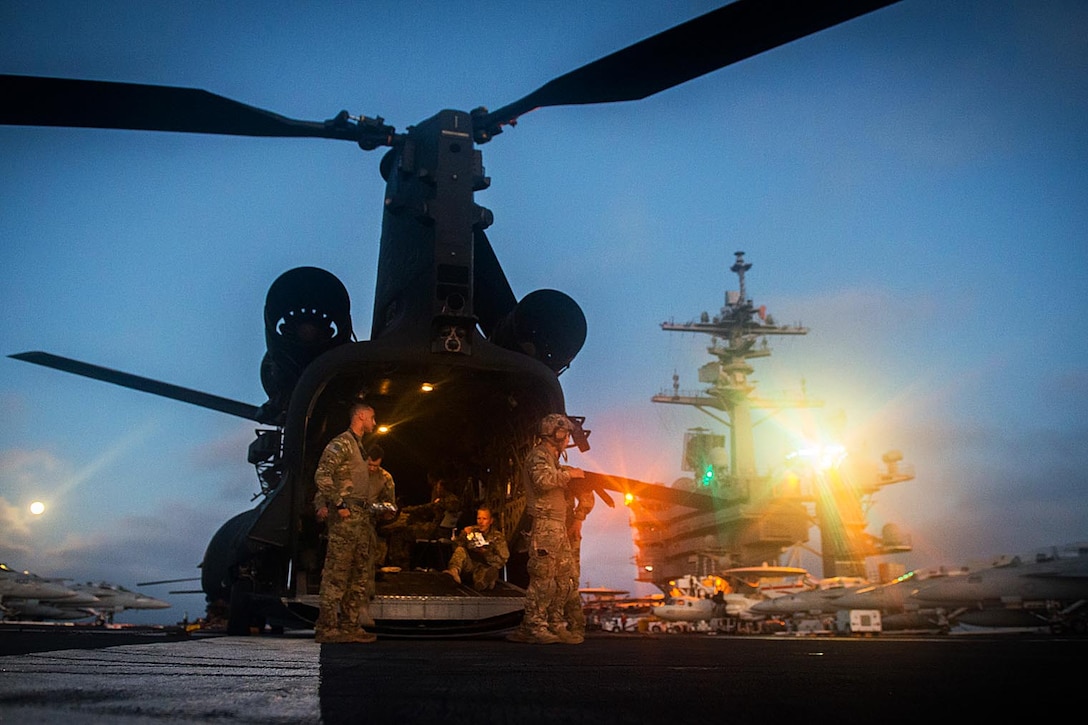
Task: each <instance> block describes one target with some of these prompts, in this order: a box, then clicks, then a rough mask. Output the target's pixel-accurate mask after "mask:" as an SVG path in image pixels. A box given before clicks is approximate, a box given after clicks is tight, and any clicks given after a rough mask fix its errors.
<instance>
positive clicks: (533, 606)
mask: <svg viewBox="0 0 1088 725" xmlns="http://www.w3.org/2000/svg"><path fill="white" fill-rule="evenodd" d="M573 430H574V424H573V423H571V422H570V420H568V419H567V417H566V416H564V415H560V414H558V413H551V414H549V415H546V416H544V418H543V419H542V420H541V421H540V429H539V433H540V442H539V443H537V445H536V446H535V447H534V448H533V450H532V451H530V452H529V455H528V457H527V458H526V459H525V462H524V464H523V466H522V473H521V483H522V486H523V487H524V489H525V506H526V512H527V513H528V514H529V515H530V516H532V517H533V528H532V532H531V534H530V541H529V565H528V569H529V588H528V590H527V591H526V593H525V614H524V616H523V617H522V620H521V626H520V627H519V628H518V629H516V630H514V631H513V632H511V633H510V634H509V635H507V637H506V638H507V639H508V640H510V641H511V642H527V643H531V644H551V643H553V642H573V640H574V636H573V635H572V633H571V632H570V630H569V629H568V628H567V623H566V620H565V618H564V614H563V611H564V607H565V606H566V602H567V597H568V596H569V595H570V589H571V587H572V586H574V587H575V588H577V586H576V585H575V584H574V581H573V580H574V560H573V556H572V555H571V549H570V539H568V538H567V510H568V506H567V496H566V490H567V487H568V485H569V484H570V481H571V479H572V478H575V479H579V478H584V477H585V474H584V473H583V472H582V470H581V469H580V468H573V467H571V466H562V465H560V464H559V458H560V456H561V455H562V454H563V452H564V451H565V450H566V449H567V441H568V440H569V439H570V434H571V431H573Z"/></svg>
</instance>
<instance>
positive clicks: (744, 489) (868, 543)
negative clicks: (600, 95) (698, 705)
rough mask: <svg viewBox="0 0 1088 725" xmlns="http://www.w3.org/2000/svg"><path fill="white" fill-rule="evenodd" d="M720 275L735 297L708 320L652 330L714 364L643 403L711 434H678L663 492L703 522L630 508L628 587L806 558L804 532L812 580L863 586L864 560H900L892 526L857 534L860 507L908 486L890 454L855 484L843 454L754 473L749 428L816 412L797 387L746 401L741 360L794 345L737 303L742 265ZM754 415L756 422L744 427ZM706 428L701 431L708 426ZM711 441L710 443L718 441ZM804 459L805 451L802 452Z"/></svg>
mask: <svg viewBox="0 0 1088 725" xmlns="http://www.w3.org/2000/svg"><path fill="white" fill-rule="evenodd" d="M735 256H736V261H735V263H734V264H733V266H732V267H731V268H730V271H732V272H733V273H735V274H736V275H737V277H738V278H739V280H740V289H739V291H727V292H726V294H725V303H724V305H723V307H722V308H721V310H720V312H719V313H718V314H717V315H714V316H711V315H710V314H709V313H706V312H703V313H702V314H701V316H700V317H699V320H698V321H692V322H688V323H684V324H677V323H673V322H665V323H662V325H661V327H662V329H663V330H666V331H675V332H692V333H700V334H705V335H709V336H710V337H711V343H710V345H709V346H708V347H707V352H708V353H710V354H711V355H712V356H713V357H714V358H715V359H714V360H713V361H711V362H708V363H707V364H705V365H703V366H702V367H701V368H700V369H699V373H698V379H699V383H700V384H703V385H705V387H703V388H701V389H699V390H697V391H682V390H681V389H680V385H679V376H678V375H676V374H674V375H673V386H672V389H671V390H666V391H663V392H662V393H660V394H658V395H655V396H654V397H653V402H655V403H660V404H668V405H686V406H692V407H695V408H696V409H698V410H699V411H701V412H702V413H704V414H706V415H707V416H708V417H710V418H711V419H713V421H714V424H716V426H717V427H716V428H701V427H700V428H693V429H689V430H688V431H687V432H686V434H685V437H684V448H683V451H684V453H683V461H682V468H683V470H685V471H689V472H691V474H692V475H691V477H690V478H681V479H679V480H677V481H676V483H674V484H673V487H674V488H686V489H687V490H691V491H696V492H699V493H703V494H707V495H710V496H712V497H713V498H714V499H715V503H716V508H715V510H713V511H698V510H695V509H691V508H686V507H683V506H677V505H670V504H665V503H659V502H654V501H646V500H637V499H636V500H635V501H633V502H631V511H632V517H631V526H632V527H633V528H634V530H635V544H636V547H637V554H636V563H637V565H638V576H637V579H638V580H639V581H646V582H653V583H654V584H657V585H658V586H660V587H662V588H663V589H666V588H667V586H668V583H669V582H670V581H671V580H675V579H677V578H679V577H681V576H686V575H690V574H692V573H695V574H698V575H707V574H714V573H716V572H720V571H722V570H724V569H727V568H729V567H742V566H757V565H760V564H766V563H768V562H770V563H775V564H777V563H781V562H780V561H779V560H780V558H781V557H782V556H783V554H784V553H785V552H787V551H797V550H798V547H806V548H809V549H810V550H811V548H812V547H810V546H807V545H808V543H809V540H810V532H811V531H812V530H813V528H814V527H816V528H817V529H818V531H819V539H820V547H821V550H822V551H821V558H822V565H823V574H822V575H823V576H824V577H835V576H866V559H867V558H869V557H872V556H876V555H881V554H889V553H897V552H904V551H909V550H910V543H909V541H908V540H907V538H906V537H904V536H902V535H901V534H900V533H899V530H898V528H897V527H895V526H894V525H888V526H885V527H884V530H883V532H882V535H881V536H880V537H877V536H873V535H871V534H868V533H866V531H865V528H866V525H867V522H866V513H867V512H868V508H869V507H870V506H871V497H872V494H873V493H875V492H876V491H877V490H879V489H880V488H883V487H884V486H887V485H890V484H893V483H900V482H902V481H908V480H911V479H913V478H914V475H913V471H912V470H910V468H909V466H905V465H903V464H901V459H902V455H901V454H899V453H898V452H896V451H890V452H888V453H887V454H885V455H884V457H883V460H884V465H885V468H884V469H883V470H873V469H870V470H869V472H868V473H867V474H865V475H859V473H858V471H857V470H856V469H854V468H852V467H851V466H850V465H849V464H848V463H847V462H846V453H845V451H842V450H841V449H839V450H834V449H831V448H823V449H821V450H820V451H819V460H816V459H813V458H811V457H807V456H806V451H803V450H799V451H796V452H795V453H793V454H791V455H790V456H789V457H788V460H786V461H776V462H774V465H772V466H771V467H770V469H769V470H765V471H762V472H761V471H760V470H759V469H758V468H757V460H756V438H755V428H756V426H757V425H758V423H760V422H762V421H763V420H764V419H766V418H767V417H769V416H771V415H774V414H775V413H777V412H780V411H782V410H785V409H789V408H818V407H821V406H822V405H823V403H822V402H821V401H819V400H816V399H813V398H810V397H809V396H808V394H807V392H806V391H805V390H804V388H803V386H802V389H801V392H800V393H799V394H795V395H789V396H782V397H778V398H773V399H772V398H764V397H761V396H759V395H757V393H756V385H755V382H754V381H753V380H751V378H750V376H751V375H752V373H753V372H754V368H753V367H752V365H751V364H750V363H749V360H752V359H754V358H760V357H767V356H769V355H770V354H771V348H770V347H769V345H768V342H767V339H768V337H770V336H772V335H805V334H807V332H808V330H807V329H806V328H804V327H801V326H791V325H780V324H777V323H776V322H775V320H774V318H773V316H772V315H770V314H768V313H767V310H766V307H765V306H759V307H757V306H756V305H755V304H754V303H753V302H752V300H751V299H749V298H748V296H747V291H746V288H745V273H746V272H747V271H748V270H749V269H751V266H752V265H751V264H750V263H748V262H746V261H745V259H744V252H736V254H735ZM755 411H762V412H763V415H764V417H763V418H761V419H760V420H758V421H757V420H754V419H753V417H754V415H755ZM712 425H713V424H712ZM719 431H720V432H719ZM812 452H813V451H808V453H812Z"/></svg>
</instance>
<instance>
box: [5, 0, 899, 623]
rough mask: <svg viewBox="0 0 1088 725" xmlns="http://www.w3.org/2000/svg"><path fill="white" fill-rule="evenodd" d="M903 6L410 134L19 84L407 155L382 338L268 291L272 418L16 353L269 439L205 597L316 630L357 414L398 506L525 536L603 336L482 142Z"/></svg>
mask: <svg viewBox="0 0 1088 725" xmlns="http://www.w3.org/2000/svg"><path fill="white" fill-rule="evenodd" d="M890 4H892V3H891V2H873V1H870V2H825V3H792V2H771V3H768V2H756V1H754V0H740V1H739V2H735V3H732V4H730V5H726V6H724V7H722V8H720V9H718V10H715V11H712V12H710V13H708V14H706V15H703V16H700V17H698V18H695V19H694V20H692V21H689V22H687V23H684V24H681V25H678V26H676V27H674V28H672V29H670V30H666V31H664V32H662V33H660V34H658V35H655V36H652V37H650V38H648V39H646V40H644V41H641V42H639V43H636V44H634V45H632V46H629V47H628V48H626V49H623V50H620V51H617V52H616V53H613V54H611V55H609V56H606V57H605V58H602V59H600V60H598V61H594V62H592V63H590V64H588V65H585V66H582V67H581V68H579V69H577V70H575V71H572V72H570V73H568V74H566V75H563V76H560V77H558V78H556V79H555V80H553V81H550V82H549V83H546V84H545V85H543V86H541V87H540V88H538V89H537V90H535V91H533V92H532V93H530V94H528V95H526V96H524V97H523V98H521V99H519V100H516V101H514V102H513V103H510V104H508V105H506V106H502V107H500V108H498V109H497V110H495V111H489V110H487V109H486V108H483V107H478V108H475V109H473V110H471V111H467V112H466V111H459V110H443V111H440V112H438V113H437V114H435V115H434V116H431V117H430V118H427V119H425V120H423V121H421V122H419V123H416V124H415V125H412V126H409V127H407V128H406V129H405V130H403V131H398V130H397V129H396V128H395V127H394V126H392V125H389V124H386V122H385V120H384V119H382V118H380V117H365V116H352V115H351V114H349V113H348V112H346V111H342V112H340V113H338V114H337V115H335V116H334V117H332V118H330V119H328V120H325V121H300V120H296V119H291V118H286V117H283V116H279V115H277V114H275V113H272V112H269V111H265V110H262V109H259V108H255V107H252V106H248V105H244V104H242V103H239V102H237V101H234V100H231V99H227V98H224V97H221V96H216V95H213V94H211V93H208V92H206V91H202V90H196V89H190V88H180V87H172V86H150V85H139V84H131V83H118V82H111V81H92V80H74V79H61V78H45V77H29V76H11V75H5V76H0V89H2V91H3V93H4V97H5V98H6V99H8V102H7V104H6V105H5V108H4V110H3V111H0V122H2V123H4V124H6V125H20V126H67V127H84V128H107V129H128V130H154V131H170V132H183V133H204V134H226V135H241V136H257V137H272V138H277V137H280V138H282V137H291V138H299V137H301V138H322V139H332V140H340V141H349V142H352V143H354V144H355V145H357V146H358V147H360V148H361V149H362V150H363V151H376V150H378V149H388V150H387V151H385V152H384V153H383V155H382V157H381V160H380V163H379V171H380V173H381V176H382V178H383V180H384V181H385V183H386V191H385V195H384V197H383V202H382V203H383V218H382V230H381V239H380V244H379V252H378V265H377V271H376V279H377V282H376V285H375V296H374V302H373V309H372V313H371V320H370V323H371V324H370V327H371V330H370V336H369V339H367V340H357V339H356V335H355V333H356V330H357V327H358V325H357V324H356V323H355V322H353V320H352V317H351V309H350V308H351V303H350V297H349V295H348V292H347V290H346V288H345V286H344V285H343V283H342V282H340V280H339V279H338V278H337V277H336V276H335V275H334V274H332V273H331V272H328V271H326V270H324V269H321V268H318V267H310V266H306V267H296V268H294V269H291V270H288V271H287V272H285V273H283V274H282V275H280V276H279V277H278V278H277V279H276V280H275V281H274V282H273V283H272V285H271V287H270V288H269V290H268V293H267V296H266V299H265V306H264V324H265V342H266V352H265V355H264V359H263V361H262V363H261V366H260V380H261V384H262V387H263V389H264V391H265V393H266V395H267V397H268V399H267V401H266V402H264V403H263V404H261V405H251V404H248V403H242V402H239V401H234V400H230V399H226V398H222V397H219V396H215V395H210V394H207V393H203V392H201V391H197V390H193V389H190V388H184V387H181V386H176V385H172V384H169V383H165V382H161V381H157V380H152V379H149V378H144V377H141V376H136V375H132V374H129V373H124V372H120V371H117V370H112V369H108V368H104V367H101V366H97V365H93V364H89V363H85V362H82V361H77V360H73V359H70V358H63V357H59V356H56V355H52V354H49V353H45V352H36V351H35V352H24V353H17V354H14V355H12V356H11V357H14V358H16V359H18V360H22V361H26V362H31V363H35V364H39V365H44V366H47V367H52V368H55V369H58V370H62V371H65V372H69V373H74V374H77V375H82V376H85V377H91V378H96V379H99V380H102V381H105V382H109V383H112V384H116V385H121V386H123V387H129V388H132V389H136V390H142V391H144V392H148V393H152V394H155V395H159V396H162V397H167V398H172V399H175V400H179V401H182V402H187V403H190V404H194V405H197V406H200V407H204V408H208V409H211V410H216V411H219V412H222V413H226V414H228V415H233V416H236V417H240V418H243V419H246V420H249V421H252V422H254V423H257V424H258V425H260V426H262V427H261V428H260V429H258V431H257V435H256V438H255V439H254V440H253V442H252V443H251V444H250V446H249V448H248V451H247V458H248V461H249V463H251V464H253V465H254V466H255V467H256V469H257V473H258V480H259V482H260V486H261V500H260V501H259V503H258V504H257V505H256V506H255V507H254V508H252V509H250V510H247V511H244V512H242V513H240V514H238V515H236V516H235V517H233V518H231V519H230V520H229V521H228V522H227V523H226V524H224V525H223V527H222V528H221V529H220V530H219V531H218V532H217V533H216V534H215V535H214V536H213V537H212V540H211V542H210V543H209V545H208V549H207V551H206V553H205V556H204V559H203V562H202V574H201V587H202V590H203V591H204V592H205V594H206V596H207V599H208V601H209V603H213V602H220V603H225V605H226V607H227V610H228V631H230V632H232V633H244V632H246V631H248V630H249V629H250V627H251V626H252V625H253V623H254V622H257V621H260V620H262V619H268V618H273V619H276V620H277V621H278V618H280V617H282V618H283V619H285V620H287V619H290V617H291V616H293V617H296V618H298V619H300V620H301V621H304V622H305V621H312V619H313V617H314V616H315V615H316V612H315V611H314V609H315V601H316V592H317V587H318V584H319V577H320V568H321V544H320V533H319V529H318V527H317V526H316V524H315V523H314V522H313V521H312V516H311V515H310V513H311V512H310V508H311V507H310V500H311V499H312V493H313V489H312V486H313V483H312V479H313V470H314V467H315V466H316V463H317V458H318V457H319V456H320V453H321V451H322V449H323V447H324V444H325V443H326V442H327V441H328V440H329V439H330V438H331V437H332V436H333V435H335V434H337V433H338V432H340V431H341V430H343V429H344V427H345V426H346V424H347V418H346V416H347V410H348V408H349V407H350V404H351V403H352V402H353V401H356V400H360V399H361V400H365V401H366V402H368V403H370V404H371V405H373V406H374V407H375V408H376V410H377V411H378V415H379V420H381V421H383V422H387V423H388V424H389V429H388V431H387V432H386V433H384V434H383V435H382V438H381V445H382V447H383V448H384V449H385V460H384V465H385V466H386V467H387V468H389V469H390V470H391V471H394V472H395V477H396V479H397V483H398V493H401V492H404V493H406V494H407V495H408V496H409V497H412V496H411V495H412V494H416V496H415V497H416V498H418V497H419V494H423V493H424V490H425V486H426V483H425V481H426V474H427V473H428V472H429V471H431V470H433V469H435V468H437V467H442V466H447V465H448V466H451V467H452V468H453V469H454V470H455V473H454V474H453V475H455V477H456V479H457V480H458V481H460V482H462V484H463V488H462V490H463V491H465V492H468V493H471V494H472V495H471V498H472V499H473V500H474V501H475V502H478V503H487V504H489V505H492V506H496V507H497V510H498V511H500V520H501V521H502V523H503V526H504V528H507V529H508V530H509V531H510V532H515V531H517V530H519V527H520V524H521V519H522V518H523V500H522V499H521V496H520V492H519V491H518V490H517V463H518V461H519V460H520V458H521V457H522V456H523V455H524V454H525V452H527V450H528V449H529V448H530V447H531V445H532V444H533V432H534V430H535V424H536V421H538V420H539V419H540V418H541V417H542V416H543V415H544V414H545V413H548V412H554V411H566V403H565V400H564V395H563V390H562V387H561V386H560V384H559V377H560V375H561V374H562V373H563V372H564V371H565V370H566V369H567V368H568V367H569V366H570V364H571V363H572V361H573V360H574V358H575V357H576V355H577V354H578V352H579V351H580V349H581V347H582V345H583V344H584V342H585V339H586V336H587V333H588V324H587V321H586V318H585V315H584V314H583V312H582V310H581V309H580V307H579V306H578V304H577V303H576V302H575V301H574V300H573V299H572V298H571V297H569V296H568V295H566V294H564V293H563V292H560V291H558V290H554V289H540V290H537V291H535V292H532V293H530V294H528V295H526V296H524V297H523V298H522V299H520V300H518V299H517V298H516V296H515V295H514V293H513V291H512V288H511V285H510V284H509V282H508V280H507V279H506V276H505V273H504V271H503V269H502V266H501V265H500V263H499V259H498V255H497V254H496V251H495V249H494V248H493V247H492V245H491V242H490V239H489V238H488V235H487V230H488V229H489V228H490V226H491V224H492V223H493V221H494V216H493V214H492V212H491V211H490V210H488V209H486V208H484V207H482V206H480V205H478V204H477V203H476V201H475V194H476V193H477V192H480V191H483V190H485V189H486V188H487V187H488V186H489V185H490V179H489V178H488V177H487V176H486V175H485V172H484V166H483V158H482V152H481V151H480V149H479V147H481V146H483V145H484V144H487V143H490V142H491V141H492V140H494V139H496V137H498V136H500V135H501V134H502V132H503V130H504V128H507V127H510V126H512V125H514V124H516V123H517V122H518V120H519V119H521V118H522V117H523V116H525V115H526V114H528V113H530V112H531V111H533V110H535V109H538V108H542V107H549V106H565V105H584V104H598V103H611V102H618V101H633V100H639V99H641V98H645V97H647V96H649V95H652V94H654V93H657V92H660V91H662V90H665V89H667V88H670V87H673V86H675V85H677V84H680V83H683V82H686V81H688V80H691V79H693V78H696V77H698V76H700V75H703V74H705V73H709V72H711V71H714V70H716V69H718V68H721V67H724V66H725V65H729V64H731V63H734V62H737V61H739V60H743V59H744V58H748V57H751V56H753V55H756V54H758V53H760V52H763V51H766V50H769V49H771V48H774V47H777V46H779V45H782V44H784V43H787V42H791V41H793V40H796V39H799V38H801V37H804V36H806V35H809V34H811V33H814V32H818V31H820V30H823V29H826V28H829V27H832V26H834V25H837V24H839V23H842V22H845V21H847V20H850V19H852V18H854V17H857V16H859V15H863V14H865V13H867V12H871V11H873V10H876V9H879V8H881V7H884V6H886V5H890ZM425 388H426V389H425ZM572 417H573V418H574V420H575V421H576V422H577V423H578V424H579V429H578V430H577V431H576V434H575V436H574V439H575V442H576V445H577V446H578V448H579V449H581V450H583V451H584V450H588V448H589V442H588V438H589V430H588V429H587V428H586V427H584V425H582V424H583V423H584V419H582V418H579V417H577V416H572ZM590 481H591V482H593V483H594V484H595V485H596V486H597V489H598V494H599V495H602V497H603V496H604V495H605V494H604V493H603V491H605V490H606V489H608V488H611V489H612V490H617V491H621V492H625V493H627V492H630V491H632V490H633V489H634V488H636V487H637V488H639V490H640V492H641V493H642V494H643V495H662V496H668V495H671V494H668V493H658V494H655V493H654V491H653V489H652V488H651V487H650V486H648V485H640V484H639V482H634V481H629V480H626V479H617V478H615V477H609V476H606V475H603V474H591V476H590ZM695 503H701V505H711V504H709V503H707V502H705V501H704V502H695ZM400 573H403V574H407V572H398V574H400ZM398 579H400V580H401V581H402V582H403V587H401V588H399V589H397V588H396V587H395V586H394V585H395V584H396V580H398ZM507 579H508V581H509V582H510V583H511V584H512V585H514V587H512V588H511V590H510V591H506V590H504V596H496V597H491V598H489V599H493V600H500V601H490V602H487V603H486V604H482V603H480V602H472V603H471V604H469V605H466V604H464V603H463V602H462V600H463V599H464V598H463V597H456V596H454V593H451V592H448V591H441V592H435V591H434V590H433V589H429V588H424V589H425V591H424V592H423V593H422V594H419V593H418V592H417V591H416V589H415V587H416V586H417V582H416V581H415V580H412V581H411V582H409V579H408V578H407V577H404V578H401V577H389V581H386V582H383V583H382V585H383V586H387V587H392V589H391V591H392V595H391V597H390V599H393V598H396V597H399V599H398V600H397V601H398V602H399V601H405V600H406V598H409V599H410V598H411V597H418V600H411V601H410V602H409V604H410V605H411V606H406V607H405V608H406V609H409V610H413V611H407V612H394V611H393V609H394V606H393V604H390V607H389V611H388V612H386V614H388V617H386V618H383V617H382V616H381V612H382V611H383V610H381V609H379V614H376V617H377V618H378V619H379V623H380V624H384V625H385V626H387V627H390V628H394V629H395V628H398V627H399V628H400V629H401V630H410V629H418V628H419V627H424V628H427V629H430V630H435V629H440V630H443V631H447V632H465V631H479V630H488V629H493V628H497V627H501V626H504V625H507V624H509V623H510V622H511V621H512V619H513V618H516V617H517V616H518V614H519V606H520V601H519V599H518V596H517V590H516V587H517V586H518V585H524V584H525V583H526V582H527V574H526V573H525V571H524V560H523V558H522V559H513V560H512V562H511V566H510V572H509V575H508V577H507ZM380 594H381V587H379V595H380ZM438 605H441V606H438ZM413 608H414V609H413ZM416 610H418V611H416ZM379 631H380V630H379Z"/></svg>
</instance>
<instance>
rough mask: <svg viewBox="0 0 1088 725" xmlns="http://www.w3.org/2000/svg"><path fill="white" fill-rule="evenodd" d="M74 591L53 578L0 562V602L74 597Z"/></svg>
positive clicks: (5, 603) (4, 603)
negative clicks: (15, 568)
mask: <svg viewBox="0 0 1088 725" xmlns="http://www.w3.org/2000/svg"><path fill="white" fill-rule="evenodd" d="M74 596H75V592H73V591H72V590H70V589H69V588H68V587H66V586H64V585H63V584H59V583H57V582H56V581H54V580H50V579H43V578H42V577H40V576H38V575H37V574H31V573H30V572H29V571H15V570H14V569H12V568H11V567H9V566H8V565H7V564H2V563H0V604H3V605H5V606H6V605H7V603H8V601H9V600H11V599H14V600H22V599H64V598H66V597H74Z"/></svg>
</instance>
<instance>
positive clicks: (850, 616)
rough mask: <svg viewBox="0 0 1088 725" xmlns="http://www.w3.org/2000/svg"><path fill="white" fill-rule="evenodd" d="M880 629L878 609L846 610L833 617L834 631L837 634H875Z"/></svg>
mask: <svg viewBox="0 0 1088 725" xmlns="http://www.w3.org/2000/svg"><path fill="white" fill-rule="evenodd" d="M880 629H881V625H880V610H879V609H847V610H842V611H839V612H838V613H837V614H836V615H835V631H836V632H838V633H839V634H877V633H879V632H880Z"/></svg>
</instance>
